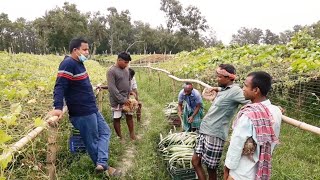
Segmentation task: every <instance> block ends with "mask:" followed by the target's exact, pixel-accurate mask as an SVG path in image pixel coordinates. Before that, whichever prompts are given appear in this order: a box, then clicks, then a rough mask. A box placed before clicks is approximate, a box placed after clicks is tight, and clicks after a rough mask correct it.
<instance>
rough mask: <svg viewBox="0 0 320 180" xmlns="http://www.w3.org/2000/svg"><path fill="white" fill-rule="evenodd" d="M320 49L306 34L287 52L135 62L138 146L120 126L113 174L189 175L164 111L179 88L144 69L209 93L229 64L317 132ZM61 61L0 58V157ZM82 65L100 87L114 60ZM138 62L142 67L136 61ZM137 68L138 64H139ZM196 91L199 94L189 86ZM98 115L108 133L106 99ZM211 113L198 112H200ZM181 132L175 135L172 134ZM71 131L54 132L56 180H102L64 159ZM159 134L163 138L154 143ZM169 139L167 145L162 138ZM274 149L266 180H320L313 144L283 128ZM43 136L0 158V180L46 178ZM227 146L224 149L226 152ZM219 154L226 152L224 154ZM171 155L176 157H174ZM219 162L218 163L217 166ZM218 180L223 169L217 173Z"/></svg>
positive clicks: (185, 152)
mask: <svg viewBox="0 0 320 180" xmlns="http://www.w3.org/2000/svg"><path fill="white" fill-rule="evenodd" d="M319 52H320V42H319V41H317V40H314V39H309V36H308V35H306V34H303V33H301V34H298V35H296V36H295V37H294V38H293V39H292V41H291V42H290V43H289V44H288V45H248V46H243V47H235V46H230V47H223V48H208V49H204V48H201V49H198V50H195V51H192V52H181V53H179V54H176V55H172V56H170V57H165V58H163V59H161V58H159V57H161V55H157V58H156V59H157V60H154V61H153V59H152V58H151V57H152V56H147V55H144V56H138V55H137V56H134V57H133V58H134V60H133V62H132V66H133V65H134V66H133V69H135V71H136V75H135V77H136V80H137V83H138V91H139V99H140V100H141V101H142V104H143V109H142V122H141V123H140V124H139V123H136V121H135V123H136V124H135V131H136V132H137V135H138V136H139V140H138V141H135V142H131V141H130V140H129V135H128V130H127V127H126V124H125V121H123V122H122V131H123V133H124V136H125V137H126V139H125V143H120V142H119V140H118V139H117V138H116V135H115V133H114V132H113V134H112V137H111V141H110V160H109V163H110V165H112V166H115V167H118V168H120V169H121V170H123V171H124V172H125V174H124V175H123V176H122V177H121V179H146V180H147V179H170V176H169V173H168V167H167V163H169V171H170V167H171V168H174V167H176V166H179V167H182V168H183V167H185V168H190V161H189V160H190V156H191V154H192V147H193V146H194V138H195V137H194V136H193V134H188V135H187V134H183V133H177V132H171V134H170V133H169V132H170V129H171V128H172V127H171V125H169V122H168V120H167V117H166V114H165V113H164V112H163V108H164V107H165V106H166V105H167V104H168V103H170V102H173V101H176V100H177V95H178V92H179V91H180V90H181V88H182V83H179V82H176V81H174V80H172V79H170V78H169V77H168V76H167V75H166V74H165V73H163V72H159V71H155V70H150V69H147V68H141V67H139V66H140V65H142V64H143V65H146V64H151V65H152V66H153V67H158V68H162V69H166V70H168V71H169V72H171V73H172V74H174V75H175V76H177V77H179V78H192V79H198V80H201V81H203V82H206V83H208V84H210V85H215V82H214V79H215V77H214V76H215V73H214V72H215V68H216V66H217V65H218V64H220V63H232V64H234V65H235V67H236V68H237V74H238V83H240V84H241V83H242V81H243V79H244V77H245V76H246V74H247V73H248V72H250V71H254V70H265V71H267V72H269V73H271V74H272V76H273V77H274V85H273V90H272V93H271V94H270V99H271V100H272V102H274V103H275V104H277V105H281V106H282V107H284V108H285V109H286V112H285V114H286V115H287V116H289V117H292V118H295V119H297V120H301V121H303V122H306V123H308V124H311V125H313V126H317V127H320V99H319V98H320V60H319V59H320V53H319ZM62 58H63V57H61V56H54V55H31V54H9V53H6V52H1V53H0V59H1V62H2V63H1V64H0V152H1V153H4V152H6V151H7V150H8V149H9V148H10V145H11V144H13V143H14V142H16V141H18V140H19V139H20V138H22V137H23V136H24V135H26V134H27V133H28V132H30V131H31V130H32V129H34V128H35V127H37V126H43V118H44V117H45V115H46V113H47V112H48V111H49V110H50V109H51V107H52V90H53V86H54V82H55V78H56V73H57V68H58V65H59V62H60V61H61V60H62ZM98 58H99V61H94V60H91V61H88V62H85V65H86V67H87V70H88V73H89V76H90V79H91V81H92V83H93V85H96V84H98V83H104V82H105V76H106V71H107V68H108V66H110V65H111V64H112V62H114V61H115V57H114V56H113V57H105V56H100V57H98ZM141 59H143V60H141ZM140 63H141V64H140ZM195 87H196V88H197V89H202V87H200V86H198V85H196V86H195ZM102 104H103V109H102V110H103V111H102V112H103V115H104V116H105V119H106V120H107V122H108V124H109V126H110V127H111V129H113V128H112V127H113V125H112V120H111V111H110V106H109V104H108V97H107V92H106V91H104V92H103V98H102ZM209 107H210V104H209V103H206V104H205V111H207V110H208V109H209ZM179 130H180V129H179V128H178V129H177V131H179ZM70 132H71V125H70V123H69V122H68V118H67V115H65V118H64V119H63V120H61V124H60V125H59V128H58V142H57V145H58V147H59V148H58V152H57V162H56V169H57V171H56V173H57V174H56V176H57V178H58V179H101V178H102V179H105V178H107V177H106V176H105V175H96V174H95V173H94V172H93V169H94V166H93V164H91V161H90V159H89V157H88V156H87V155H86V154H81V153H78V154H71V153H70V152H69V147H68V138H69V136H70ZM160 134H162V135H161V136H162V137H161V136H160ZM169 136H171V138H169ZM280 142H281V144H280V145H279V147H278V148H277V149H276V150H275V153H274V156H273V173H272V179H293V180H300V179H320V151H319V147H320V137H319V135H316V134H313V133H310V132H307V131H303V130H300V129H298V128H296V127H293V126H291V125H288V124H285V123H283V124H282V127H281V134H280ZM47 145H48V144H47V131H44V133H42V134H41V135H40V136H38V137H37V138H36V139H35V140H33V141H32V142H31V143H29V144H28V146H26V147H24V148H23V149H22V150H20V151H18V152H17V153H15V154H13V155H12V156H10V157H9V158H6V159H4V158H2V156H0V167H1V174H0V179H48V175H47V173H46V153H47V150H46V147H47ZM227 145H228V143H227V144H226V147H227ZM226 147H225V148H226ZM176 151H178V154H175V153H176ZM222 159H224V157H223V158H222ZM218 173H219V175H220V176H221V175H222V167H220V168H219V170H218Z"/></svg>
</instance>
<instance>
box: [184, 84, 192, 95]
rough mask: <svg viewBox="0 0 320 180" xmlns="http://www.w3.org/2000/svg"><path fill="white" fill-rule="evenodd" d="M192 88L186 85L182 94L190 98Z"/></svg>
mask: <svg viewBox="0 0 320 180" xmlns="http://www.w3.org/2000/svg"><path fill="white" fill-rule="evenodd" d="M192 89H193V88H192V86H190V85H187V86H186V87H185V88H184V94H185V95H187V96H190V95H191V92H192Z"/></svg>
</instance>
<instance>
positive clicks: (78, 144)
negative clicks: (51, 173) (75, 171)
mask: <svg viewBox="0 0 320 180" xmlns="http://www.w3.org/2000/svg"><path fill="white" fill-rule="evenodd" d="M69 149H70V152H71V153H78V152H85V151H86V146H85V145H84V143H83V140H82V138H81V136H71V137H70V138H69Z"/></svg>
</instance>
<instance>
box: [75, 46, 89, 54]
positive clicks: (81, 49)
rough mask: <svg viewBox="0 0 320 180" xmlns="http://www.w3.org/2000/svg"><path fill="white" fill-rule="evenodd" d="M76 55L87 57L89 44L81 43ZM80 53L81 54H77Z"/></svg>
mask: <svg viewBox="0 0 320 180" xmlns="http://www.w3.org/2000/svg"><path fill="white" fill-rule="evenodd" d="M77 50H78V53H77V55H78V56H80V55H81V54H82V55H84V56H85V57H88V56H89V44H88V43H81V46H80V47H79V49H77ZM79 53H81V54H79Z"/></svg>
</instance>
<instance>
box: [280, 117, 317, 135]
mask: <svg viewBox="0 0 320 180" xmlns="http://www.w3.org/2000/svg"><path fill="white" fill-rule="evenodd" d="M282 120H283V121H284V122H286V123H288V124H290V125H293V126H296V127H298V128H300V129H303V130H306V131H309V132H313V133H315V134H318V135H320V128H319V127H316V126H312V125H310V124H307V123H304V122H301V121H298V120H295V119H292V118H290V117H287V116H284V115H282Z"/></svg>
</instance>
